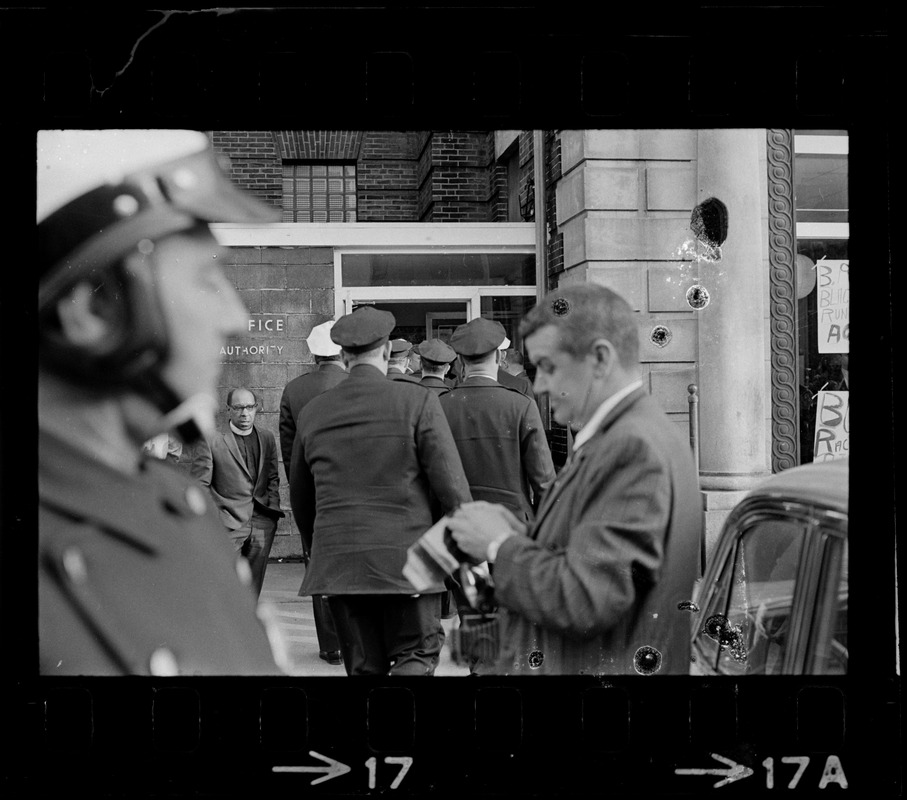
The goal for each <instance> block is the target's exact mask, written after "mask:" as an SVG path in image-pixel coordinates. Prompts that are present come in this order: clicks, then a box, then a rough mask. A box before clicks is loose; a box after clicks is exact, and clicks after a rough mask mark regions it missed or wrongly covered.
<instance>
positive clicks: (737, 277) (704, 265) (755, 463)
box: [697, 129, 770, 549]
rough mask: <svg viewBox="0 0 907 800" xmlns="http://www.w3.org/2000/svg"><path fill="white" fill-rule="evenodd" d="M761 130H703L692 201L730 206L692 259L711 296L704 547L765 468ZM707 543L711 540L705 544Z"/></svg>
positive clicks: (705, 315)
mask: <svg viewBox="0 0 907 800" xmlns="http://www.w3.org/2000/svg"><path fill="white" fill-rule="evenodd" d="M764 147H765V131H764V130H750V129H746V130H734V129H727V130H701V131H699V134H698V147H697V162H698V163H697V167H698V185H697V202H700V203H701V202H702V201H703V200H706V199H707V198H710V197H714V198H717V199H718V200H721V201H722V202H723V203H724V204H725V205H726V206H727V210H728V231H727V239H726V240H725V242H724V243H723V244H722V245H721V257H720V259H719V260H717V261H714V262H709V261H702V262H700V264H699V280H700V283H701V284H702V285H703V286H705V288H706V289H707V290H708V291H709V293H710V295H711V302H710V303H709V305H708V306H707V307H706V308H704V309H703V310H702V311H701V312H700V316H699V394H700V412H699V414H700V416H699V419H700V444H699V447H700V483H701V486H702V489H703V494H704V503H705V510H706V536H707V543H708V545H707V546H710V545H711V543H712V542H713V541H714V537H715V536H716V535H717V533H718V531H719V529H720V526H721V523H722V522H723V521H724V519H725V517H726V516H727V514H728V512H729V511H730V509H731V508H732V507H733V506H734V505H735V503H736V502H738V501H739V500H740V499H741V498H742V496H743V494H744V493H745V491H746V490H748V489H750V488H752V487H753V486H754V485H756V484H757V483H758V482H760V481H761V480H763V479H764V478H765V477H766V476H767V475H768V474H769V473H770V466H769V456H768V448H767V425H766V419H767V409H768V405H767V404H768V402H769V399H768V397H767V394H766V390H767V386H768V381H767V379H766V361H765V354H766V350H765V342H766V339H765V337H766V331H765V315H764V307H765V287H766V285H767V284H766V281H767V276H766V275H765V261H764V258H765V254H766V248H767V242H766V241H764V234H763V224H762V218H763V208H764V206H765V202H766V198H764V197H763V189H764V182H763V181H762V180H760V178H761V177H762V176H761V175H760V171H759V170H760V169H761V165H762V164H763V163H764V162H763V160H762V159H761V158H760V156H761V153H762V150H763V149H764ZM709 549H710V547H709Z"/></svg>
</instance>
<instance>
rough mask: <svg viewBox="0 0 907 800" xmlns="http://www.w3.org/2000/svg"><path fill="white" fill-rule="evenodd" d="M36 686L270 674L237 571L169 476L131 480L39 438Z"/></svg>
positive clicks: (188, 484) (151, 469) (147, 462)
mask: <svg viewBox="0 0 907 800" xmlns="http://www.w3.org/2000/svg"><path fill="white" fill-rule="evenodd" d="M39 453H40V462H39V466H38V493H39V517H38V520H39V527H38V556H39V565H38V620H39V625H38V636H39V643H38V648H39V662H40V667H39V668H40V672H41V674H42V675H175V674H180V675H257V674H281V670H280V669H278V667H277V665H276V663H275V661H274V656H273V655H272V650H271V646H270V644H269V637H268V634H267V633H266V630H265V627H264V626H263V624H262V622H261V621H260V620H259V619H258V617H257V616H256V600H255V596H254V594H253V593H252V590H251V588H250V586H249V585H248V581H249V575H248V569H246V568H245V563H243V564H242V565H241V568H239V569H240V571H239V572H238V567H237V559H236V556H235V553H234V552H233V548H232V547H231V546H230V543H229V542H228V541H227V539H225V537H224V535H223V527H222V526H221V523H220V522H219V520H218V514H217V511H216V509H215V508H214V505H213V504H212V503H211V501H210V498H209V497H208V496H207V495H206V493H205V492H204V491H203V490H202V489H201V488H199V486H198V485H197V484H196V483H195V481H192V480H190V479H189V478H187V477H186V476H185V475H184V474H183V473H182V472H181V471H180V469H179V468H177V467H175V466H174V465H172V464H169V463H167V462H165V461H161V460H160V459H156V458H150V457H148V458H145V459H144V460H143V461H142V464H141V468H140V470H139V472H138V474H136V475H127V474H124V473H122V472H120V471H119V470H115V469H113V468H112V467H109V466H108V465H106V464H104V463H102V462H100V461H97V460H95V459H93V458H91V457H90V456H88V455H86V454H85V453H84V452H82V451H80V450H78V449H77V448H75V447H73V446H72V445H70V444H68V443H65V442H63V441H61V440H59V439H58V438H56V437H54V436H52V435H50V434H48V433H46V432H43V431H42V432H40V433H39Z"/></svg>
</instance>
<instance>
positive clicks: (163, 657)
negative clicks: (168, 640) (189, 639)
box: [148, 647, 180, 678]
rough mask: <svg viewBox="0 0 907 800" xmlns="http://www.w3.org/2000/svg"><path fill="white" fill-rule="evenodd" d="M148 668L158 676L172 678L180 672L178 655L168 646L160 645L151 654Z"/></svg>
mask: <svg viewBox="0 0 907 800" xmlns="http://www.w3.org/2000/svg"><path fill="white" fill-rule="evenodd" d="M148 669H149V670H150V672H151V674H152V675H154V676H155V677H158V678H172V677H173V676H174V675H179V674H180V668H179V665H178V664H177V663H176V657H175V656H174V655H173V653H171V652H170V651H169V650H168V649H167V648H166V647H159V648H158V649H157V650H155V651H154V652H153V653H152V654H151V658H150V659H149V660H148Z"/></svg>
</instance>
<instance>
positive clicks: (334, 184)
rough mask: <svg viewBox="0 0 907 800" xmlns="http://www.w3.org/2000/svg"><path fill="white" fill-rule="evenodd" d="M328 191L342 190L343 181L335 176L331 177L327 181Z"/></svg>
mask: <svg viewBox="0 0 907 800" xmlns="http://www.w3.org/2000/svg"><path fill="white" fill-rule="evenodd" d="M328 191H329V192H342V191H343V181H341V180H339V179H337V178H331V179H330V180H329V181H328Z"/></svg>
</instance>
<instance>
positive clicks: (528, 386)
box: [498, 369, 535, 400]
mask: <svg viewBox="0 0 907 800" xmlns="http://www.w3.org/2000/svg"><path fill="white" fill-rule="evenodd" d="M498 383H500V384H501V386H507V387H509V388H511V389H516V390H517V391H518V392H520V393H521V394H524V395H526V397H528V398H530V399H533V400H534V399H535V394H534V393H533V391H532V381H530V380H529V378H528V377H524V376H522V375H511V374H510V373H509V372H508V371H507V370H506V369H499V370H498Z"/></svg>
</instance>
